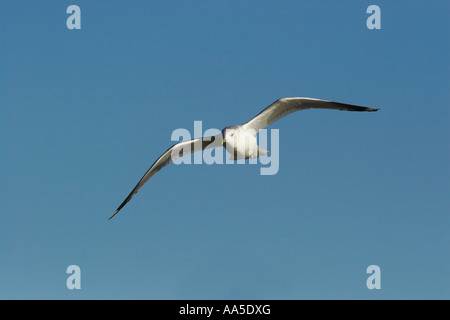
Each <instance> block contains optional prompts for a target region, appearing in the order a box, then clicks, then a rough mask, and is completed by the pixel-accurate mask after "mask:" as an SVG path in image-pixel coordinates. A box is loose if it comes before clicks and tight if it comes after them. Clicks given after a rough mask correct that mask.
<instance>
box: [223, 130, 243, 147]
mask: <svg viewBox="0 0 450 320" xmlns="http://www.w3.org/2000/svg"><path fill="white" fill-rule="evenodd" d="M238 130H239V129H238V127H237V126H231V127H226V128H225V129H223V130H222V137H223V140H222V145H223V146H225V144H226V143H227V141H228V142H231V143H232V142H233V139H234V138H235V134H236V133H237V132H238Z"/></svg>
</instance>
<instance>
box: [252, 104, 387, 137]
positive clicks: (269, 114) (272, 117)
mask: <svg viewBox="0 0 450 320" xmlns="http://www.w3.org/2000/svg"><path fill="white" fill-rule="evenodd" d="M305 109H335V110H346V111H377V110H378V109H375V108H366V107H360V106H354V105H351V104H345V103H339V102H332V101H326V100H319V99H312V98H283V99H279V100H277V101H275V102H274V103H272V104H271V105H270V106H268V107H267V108H266V109H264V110H263V111H261V112H260V113H259V114H258V115H257V116H256V117H254V118H253V119H251V120H250V121H249V122H247V123H245V124H243V126H244V127H245V128H246V129H253V130H255V131H256V132H258V130H259V129H262V128H265V127H267V126H269V125H271V124H272V123H274V122H275V121H277V120H278V119H280V118H282V117H284V116H287V115H288V114H290V113H292V112H295V111H300V110H305Z"/></svg>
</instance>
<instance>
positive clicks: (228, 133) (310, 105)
mask: <svg viewBox="0 0 450 320" xmlns="http://www.w3.org/2000/svg"><path fill="white" fill-rule="evenodd" d="M305 109H334V110H345V111H377V110H378V109H376V108H367V107H360V106H355V105H351V104H345V103H339V102H332V101H327V100H320V99H313V98H282V99H278V100H277V101H275V102H274V103H272V104H271V105H270V106H268V107H267V108H265V109H264V110H263V111H261V112H260V113H259V114H258V115H256V116H255V117H254V118H253V119H251V120H250V121H248V122H246V123H244V124H241V125H237V126H230V127H226V128H224V129H223V130H222V133H221V134H218V135H216V136H210V137H202V138H196V139H193V140H189V141H182V142H180V143H176V144H174V145H173V146H172V147H170V148H169V149H168V150H167V151H166V152H164V153H163V154H162V155H161V156H160V157H159V158H158V159H157V160H156V161H155V162H154V163H153V164H152V165H151V167H150V169H148V170H147V172H146V173H145V174H144V176H143V177H142V178H141V180H140V181H139V182H138V184H137V185H136V186H135V187H134V189H133V190H132V191H131V192H130V194H129V195H128V196H127V197H126V198H125V200H124V201H123V202H122V203H121V204H120V206H119V207H118V208H117V209H116V211H115V212H114V213H113V215H112V216H111V217H110V218H109V219H111V218H112V217H114V216H115V215H116V214H117V213H118V212H119V211H120V210H121V209H122V208H123V207H124V206H125V205H126V204H127V203H128V201H130V200H131V198H133V196H134V195H135V194H136V193H137V192H138V191H139V189H141V188H142V186H143V185H144V184H145V183H146V182H147V181H148V180H149V179H150V178H151V177H153V176H154V175H155V173H157V172H158V171H159V170H161V169H162V168H164V167H165V166H167V165H168V164H170V163H171V162H173V161H175V160H176V159H178V158H181V157H182V156H185V155H187V154H190V153H193V152H196V151H201V150H205V149H210V148H216V147H224V148H225V149H226V150H227V151H228V152H229V153H230V154H231V155H232V159H235V160H237V159H249V158H258V157H260V156H264V155H266V154H267V153H268V152H269V151H267V150H264V149H262V148H260V147H259V146H258V145H257V140H256V134H257V133H258V131H259V130H260V129H262V128H265V127H267V126H269V125H271V124H272V123H274V122H275V121H277V120H279V119H280V118H282V117H284V116H287V115H288V114H290V113H293V112H295V111H300V110H305Z"/></svg>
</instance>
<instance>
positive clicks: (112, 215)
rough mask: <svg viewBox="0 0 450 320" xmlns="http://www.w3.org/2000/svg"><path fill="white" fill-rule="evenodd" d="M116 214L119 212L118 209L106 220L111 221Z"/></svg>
mask: <svg viewBox="0 0 450 320" xmlns="http://www.w3.org/2000/svg"><path fill="white" fill-rule="evenodd" d="M117 212H119V209H117V210H116V211H115V212H114V213H113V214H112V216H111V217H109V218H108V220H111V219H112V218H113V217H114V216H115V215H116V214H117Z"/></svg>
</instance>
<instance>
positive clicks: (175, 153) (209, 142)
mask: <svg viewBox="0 0 450 320" xmlns="http://www.w3.org/2000/svg"><path fill="white" fill-rule="evenodd" d="M220 146H222V135H221V134H219V135H217V136H211V137H204V138H197V139H193V140H189V141H183V142H180V143H177V144H174V145H173V146H172V147H170V148H169V149H168V150H167V151H166V152H164V153H163V154H162V155H161V156H160V157H159V158H158V160H156V161H155V163H153V164H152V166H151V167H150V169H148V171H147V172H146V173H145V175H144V176H143V177H142V178H141V180H140V181H139V182H138V184H137V185H136V186H135V187H134V189H133V190H132V191H131V192H130V194H129V195H128V197H126V199H125V200H124V201H123V202H122V204H121V205H120V206H119V207H118V208H117V210H116V211H115V212H114V213H113V215H112V216H111V217H109V219H111V218H112V217H114V216H115V215H116V214H117V213H118V212H119V211H120V210H121V209H122V208H123V207H124V206H125V205H126V204H127V202H128V201H130V200H131V198H133V196H134V195H135V194H136V193H137V192H138V191H139V189H141V188H142V186H143V185H144V184H145V183H146V182H147V181H148V180H149V179H150V178H151V177H153V176H154V175H155V173H157V172H158V171H159V170H161V169H162V168H164V167H165V166H167V165H168V164H169V163H171V162H173V161H175V160H176V159H178V158H181V157H182V156H185V155H188V154H191V153H193V152H197V151H200V150H205V149H210V148H215V147H220Z"/></svg>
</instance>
